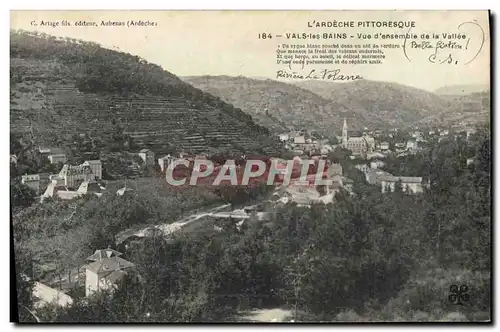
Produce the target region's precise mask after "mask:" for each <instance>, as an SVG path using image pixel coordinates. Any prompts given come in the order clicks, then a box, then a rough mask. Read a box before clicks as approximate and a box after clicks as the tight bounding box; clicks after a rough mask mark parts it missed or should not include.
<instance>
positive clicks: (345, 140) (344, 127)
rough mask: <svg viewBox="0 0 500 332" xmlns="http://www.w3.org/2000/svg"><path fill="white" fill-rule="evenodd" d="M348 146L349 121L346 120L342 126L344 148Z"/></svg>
mask: <svg viewBox="0 0 500 332" xmlns="http://www.w3.org/2000/svg"><path fill="white" fill-rule="evenodd" d="M346 145H347V121H346V120H345V118H344V125H343V126H342V146H344V147H345V146H346Z"/></svg>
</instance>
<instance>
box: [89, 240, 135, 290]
mask: <svg viewBox="0 0 500 332" xmlns="http://www.w3.org/2000/svg"><path fill="white" fill-rule="evenodd" d="M121 255H122V253H121V252H118V251H116V250H113V249H110V248H108V249H102V250H96V251H95V253H94V254H93V255H91V256H89V257H87V263H88V264H87V266H86V267H85V296H89V295H91V294H92V293H95V292H99V291H100V290H113V289H115V288H117V286H118V285H119V283H120V282H121V281H122V280H123V278H124V277H125V276H126V275H127V274H128V273H130V272H131V270H132V269H133V268H134V267H135V264H133V263H131V262H129V261H127V260H125V259H123V258H121V257H119V256H121Z"/></svg>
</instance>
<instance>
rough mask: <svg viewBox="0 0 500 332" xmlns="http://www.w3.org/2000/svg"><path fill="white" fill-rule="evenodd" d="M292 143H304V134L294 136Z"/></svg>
mask: <svg viewBox="0 0 500 332" xmlns="http://www.w3.org/2000/svg"><path fill="white" fill-rule="evenodd" d="M293 143H295V144H306V138H305V137H304V136H296V137H294V139H293Z"/></svg>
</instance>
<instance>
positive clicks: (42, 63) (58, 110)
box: [10, 31, 279, 152]
mask: <svg viewBox="0 0 500 332" xmlns="http://www.w3.org/2000/svg"><path fill="white" fill-rule="evenodd" d="M10 55H11V118H12V122H11V130H12V131H13V132H19V133H23V134H24V135H26V136H27V137H29V138H30V139H31V140H32V141H34V142H36V143H37V144H40V143H44V144H51V145H58V146H60V147H64V148H67V149H70V148H71V145H72V144H73V141H74V140H73V135H74V134H75V133H77V134H84V135H88V136H89V137H90V138H91V139H95V140H98V141H101V142H104V145H105V146H104V147H105V148H108V146H107V145H110V144H114V142H115V141H116V140H117V137H121V136H123V135H125V136H129V137H133V138H135V139H136V141H137V143H138V145H139V146H141V147H149V148H151V149H153V150H156V151H157V152H163V150H167V149H169V147H171V146H177V147H179V148H180V149H182V148H186V150H189V149H192V150H193V151H200V150H208V149H209V148H214V149H219V150H228V149H229V150H240V152H241V150H245V149H248V150H250V151H257V150H262V149H264V150H265V149H269V150H270V151H271V150H274V151H276V150H277V149H279V147H278V145H277V143H276V142H274V141H272V140H270V139H269V137H268V135H269V133H268V131H267V129H266V128H264V127H261V126H258V125H256V124H255V123H254V122H253V121H252V118H251V117H250V116H249V115H247V114H245V113H244V112H242V111H241V110H239V109H236V108H234V107H233V106H232V105H229V104H227V103H224V102H223V101H221V100H220V99H219V98H217V97H213V96H211V95H209V94H207V93H204V92H202V91H200V90H198V89H195V88H193V87H192V86H190V85H189V84H187V83H185V82H183V81H181V80H180V79H179V78H177V77H176V76H175V75H173V74H171V73H169V72H167V71H164V70H163V69H162V68H161V67H160V66H158V65H154V64H151V63H148V62H147V61H145V60H144V59H141V58H140V57H137V56H133V55H130V54H124V53H121V52H117V51H113V50H110V49H106V48H103V47H101V46H100V45H98V44H96V43H92V42H86V41H80V40H74V39H65V38H56V37H52V36H49V35H45V34H37V33H31V32H23V31H12V32H11V49H10ZM125 138H126V137H125ZM121 147H123V145H121ZM118 148H120V147H118Z"/></svg>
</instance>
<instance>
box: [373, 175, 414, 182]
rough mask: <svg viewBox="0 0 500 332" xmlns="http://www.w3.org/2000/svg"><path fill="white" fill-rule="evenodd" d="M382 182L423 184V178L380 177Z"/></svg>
mask: <svg viewBox="0 0 500 332" xmlns="http://www.w3.org/2000/svg"><path fill="white" fill-rule="evenodd" d="M380 180H381V181H386V182H398V181H401V182H402V183H422V178H421V177H414V176H387V175H384V176H381V177H380Z"/></svg>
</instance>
